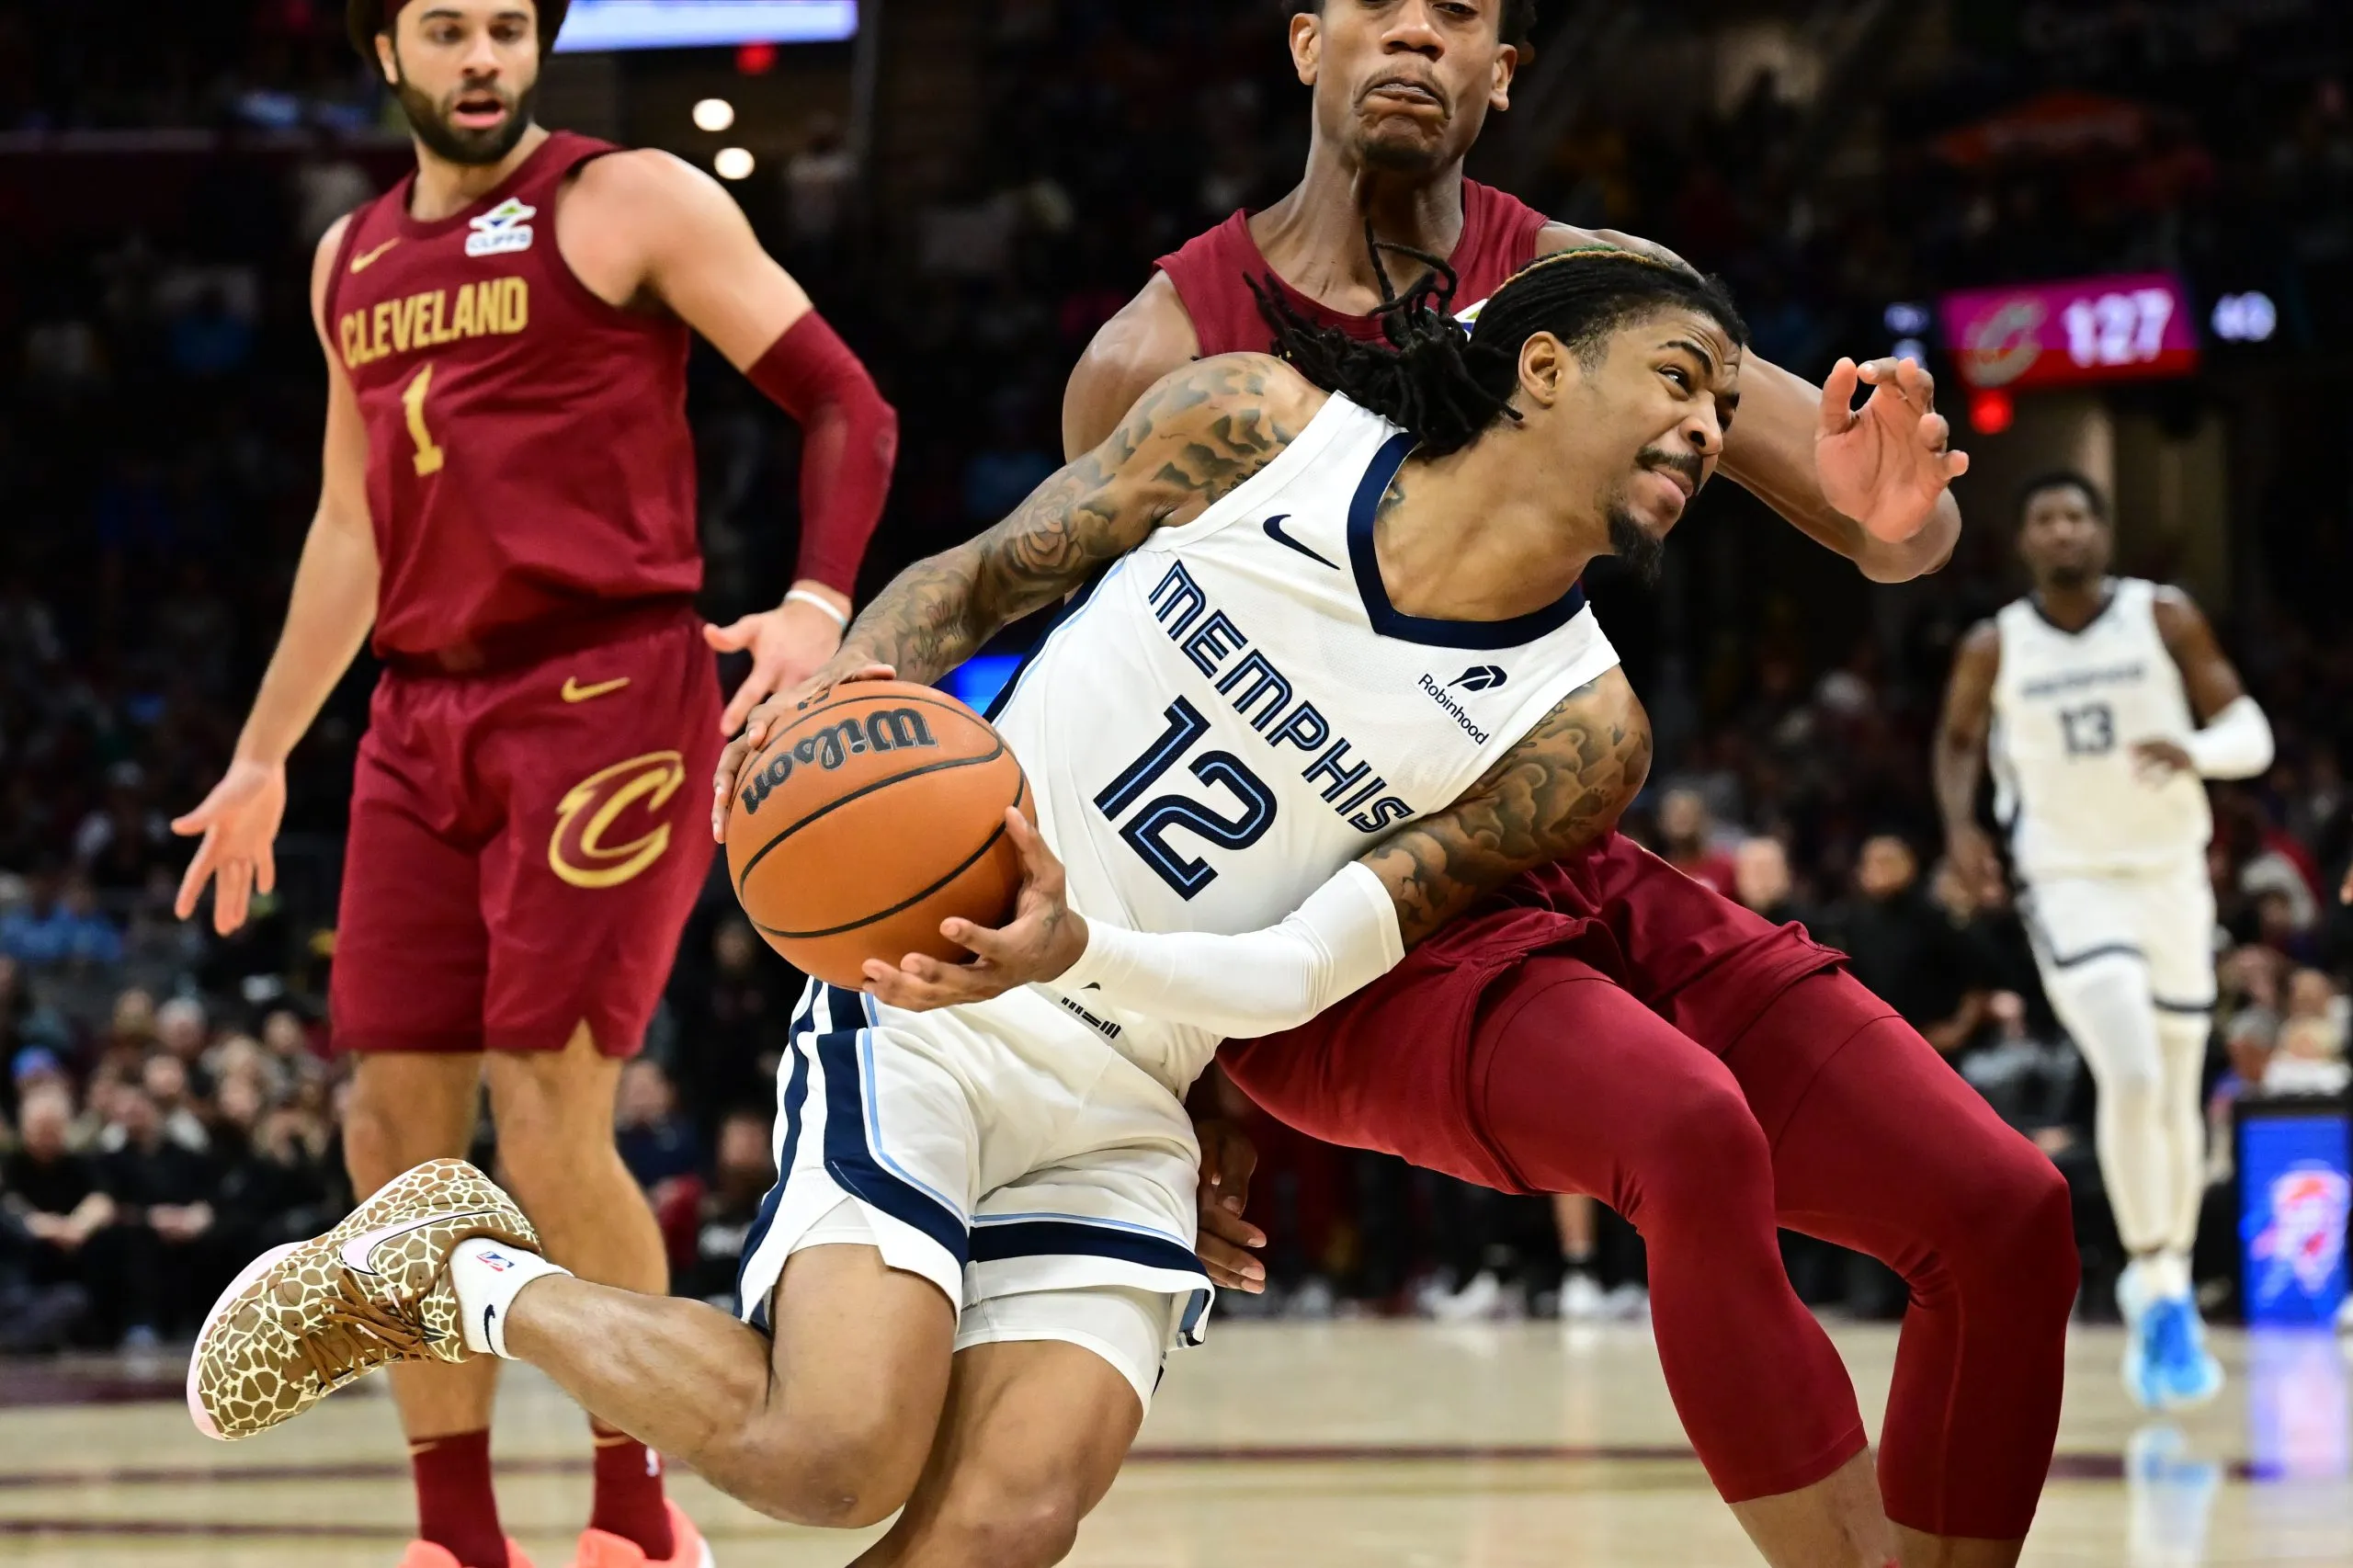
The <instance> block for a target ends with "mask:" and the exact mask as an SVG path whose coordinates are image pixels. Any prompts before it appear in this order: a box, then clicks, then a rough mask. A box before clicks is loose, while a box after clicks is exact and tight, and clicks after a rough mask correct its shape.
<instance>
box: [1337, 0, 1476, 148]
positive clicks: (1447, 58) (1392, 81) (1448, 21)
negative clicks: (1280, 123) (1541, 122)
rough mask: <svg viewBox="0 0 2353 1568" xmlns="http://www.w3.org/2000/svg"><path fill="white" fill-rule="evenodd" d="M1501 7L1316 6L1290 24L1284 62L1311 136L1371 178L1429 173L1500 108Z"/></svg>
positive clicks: (1399, 1)
mask: <svg viewBox="0 0 2353 1568" xmlns="http://www.w3.org/2000/svg"><path fill="white" fill-rule="evenodd" d="M1503 4H1504V0H1324V4H1323V6H1322V7H1321V8H1320V10H1317V11H1314V12H1308V13H1302V14H1301V15H1299V16H1295V17H1292V18H1291V26H1290V48H1291V61H1292V63H1293V64H1294V65H1295V66H1296V67H1297V69H1298V71H1299V79H1300V80H1301V81H1302V82H1305V83H1307V84H1308V85H1311V86H1313V88H1314V89H1315V126H1316V131H1317V133H1318V134H1319V135H1322V136H1324V137H1327V138H1330V139H1333V140H1335V141H1337V142H1341V143H1342V144H1344V145H1346V146H1347V147H1348V148H1349V149H1350V150H1351V151H1353V152H1354V153H1355V154H1356V156H1357V158H1358V161H1359V162H1360V163H1362V164H1364V165H1367V166H1369V167H1372V168H1386V169H1394V170H1399V171H1403V172H1407V173H1435V172H1437V171H1438V170H1439V169H1441V168H1444V167H1445V166H1446V165H1449V164H1450V163H1452V162H1454V161H1455V160H1457V159H1459V158H1461V156H1462V155H1463V154H1464V153H1467V152H1469V151H1470V150H1471V144H1472V142H1475V141H1477V140H1478V139H1479V130H1480V127H1482V126H1483V125H1484V124H1485V123H1486V119H1487V111H1488V110H1489V109H1490V108H1497V109H1499V108H1504V107H1506V102H1507V100H1508V96H1509V93H1510V89H1511V77H1512V71H1513V68H1514V67H1515V66H1516V65H1517V64H1518V59H1519V51H1518V50H1516V49H1514V48H1512V47H1511V46H1510V45H1509V44H1506V43H1505V42H1503V41H1502V39H1501V36H1500V29H1501V27H1502V18H1503Z"/></svg>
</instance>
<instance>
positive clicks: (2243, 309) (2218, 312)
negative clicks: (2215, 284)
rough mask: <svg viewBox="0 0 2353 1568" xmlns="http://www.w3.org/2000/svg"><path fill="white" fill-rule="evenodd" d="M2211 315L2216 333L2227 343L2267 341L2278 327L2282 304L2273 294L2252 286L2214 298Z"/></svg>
mask: <svg viewBox="0 0 2353 1568" xmlns="http://www.w3.org/2000/svg"><path fill="white" fill-rule="evenodd" d="M2211 321H2212V322H2213V325H2214V335H2215V336H2217V337H2219V338H2221V339H2222V340H2223V341H2224V342H2226V343H2268V342H2270V341H2271V335H2272V334H2273V333H2274V332H2277V331H2278V330H2279V307H2277V306H2275V305H2274V304H2272V302H2271V296H2270V295H2268V294H2264V293H2258V292H2256V291H2255V290H2249V291H2247V292H2246V293H2244V294H2225V295H2223V296H2222V298H2221V299H2219V300H2217V301H2214V313H2213V315H2212V317H2211Z"/></svg>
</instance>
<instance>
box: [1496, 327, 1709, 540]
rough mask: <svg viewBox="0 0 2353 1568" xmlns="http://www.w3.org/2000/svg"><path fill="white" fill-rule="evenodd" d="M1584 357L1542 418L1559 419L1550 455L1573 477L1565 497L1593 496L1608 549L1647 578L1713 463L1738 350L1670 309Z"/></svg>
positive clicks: (1610, 337)
mask: <svg viewBox="0 0 2353 1568" xmlns="http://www.w3.org/2000/svg"><path fill="white" fill-rule="evenodd" d="M1590 358H1592V359H1593V362H1592V363H1591V364H1589V365H1588V364H1586V362H1585V361H1584V360H1582V359H1580V360H1578V361H1577V366H1578V375H1579V385H1578V386H1577V388H1576V392H1575V395H1574V396H1570V397H1565V398H1562V399H1560V400H1558V401H1557V402H1556V403H1554V404H1553V406H1552V408H1551V409H1549V410H1548V411H1547V415H1548V416H1549V417H1551V418H1552V419H1554V420H1557V421H1559V422H1560V435H1559V439H1558V441H1557V443H1556V444H1555V445H1556V449H1559V450H1562V451H1563V452H1564V453H1565V454H1566V455H1567V460H1568V462H1569V464H1570V466H1571V467H1572V468H1574V469H1576V470H1579V471H1582V472H1575V473H1574V474H1573V475H1571V476H1568V481H1569V483H1571V484H1573V485H1575V486H1576V487H1577V488H1576V489H1574V490H1572V491H1571V492H1570V493H1571V494H1591V495H1595V496H1597V497H1598V500H1599V505H1600V506H1601V508H1602V510H1603V514H1604V516H1605V517H1606V518H1607V519H1608V523H1609V529H1610V542H1611V545H1612V547H1613V548H1614V549H1615V550H1616V551H1617V552H1618V553H1619V554H1620V555H1621V556H1623V557H1625V558H1626V559H1627V562H1628V564H1629V565H1631V566H1632V567H1634V568H1635V570H1636V571H1637V572H1639V573H1641V574H1643V575H1646V576H1647V575H1650V574H1654V573H1655V571H1656V570H1657V565H1658V551H1659V550H1660V548H1661V547H1662V546H1663V545H1664V544H1665V540H1666V536H1667V534H1668V533H1669V532H1670V531H1671V530H1672V529H1673V528H1674V527H1675V525H1676V523H1677V521H1679V520H1680V519H1681V518H1682V516H1683V512H1684V508H1685V507H1686V506H1688V505H1689V504H1690V501H1691V498H1692V497H1693V496H1694V495H1696V494H1699V487H1700V486H1701V485H1703V484H1705V483H1707V482H1708V481H1709V480H1710V479H1711V477H1713V476H1714V474H1715V472H1716V464H1717V463H1718V462H1719V461H1721V460H1722V457H1723V449H1724V432H1725V431H1726V430H1728V429H1729V428H1731V426H1732V418H1733V409H1734V408H1735V407H1736V406H1737V405H1738V403H1739V402H1740V348H1739V346H1738V345H1737V344H1735V343H1733V340H1732V338H1731V336H1730V335H1729V334H1727V333H1726V332H1725V331H1724V329H1723V327H1722V325H1721V324H1718V323H1717V322H1716V321H1715V320H1714V318H1712V317H1711V316H1708V315H1704V314H1702V313H1700V312H1697V311H1692V310H1688V309H1684V308H1681V307H1676V308H1672V309H1664V310H1660V311H1656V312H1650V313H1648V314H1644V315H1642V316H1638V317H1636V318H1635V319H1633V320H1632V321H1630V322H1628V323H1626V324H1623V325H1621V326H1620V327H1619V328H1618V329H1617V330H1615V331H1614V332H1612V333H1611V334H1610V335H1608V338H1607V339H1605V340H1604V342H1603V345H1602V351H1601V353H1600V354H1599V355H1598V356H1591V357H1590ZM1525 364H1526V360H1525V358H1524V357H1523V365H1525Z"/></svg>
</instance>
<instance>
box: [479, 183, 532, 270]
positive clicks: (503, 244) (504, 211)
mask: <svg viewBox="0 0 2353 1568" xmlns="http://www.w3.org/2000/svg"><path fill="white" fill-rule="evenodd" d="M539 215H540V210H539V209H538V208H536V207H526V206H524V205H523V204H522V203H521V202H519V201H517V200H516V199H514V198H513V197H511V196H510V197H508V198H507V199H506V200H504V201H502V202H500V203H499V204H498V205H497V206H495V207H494V208H492V209H491V210H489V211H487V212H485V213H483V215H482V216H481V217H479V218H476V219H474V220H473V221H472V224H471V225H470V226H471V227H472V230H473V233H471V234H468V235H467V236H466V254H467V255H468V256H508V255H511V254H512V253H514V252H516V251H518V250H529V249H530V248H531V220H532V219H534V218H536V217H538V216H539Z"/></svg>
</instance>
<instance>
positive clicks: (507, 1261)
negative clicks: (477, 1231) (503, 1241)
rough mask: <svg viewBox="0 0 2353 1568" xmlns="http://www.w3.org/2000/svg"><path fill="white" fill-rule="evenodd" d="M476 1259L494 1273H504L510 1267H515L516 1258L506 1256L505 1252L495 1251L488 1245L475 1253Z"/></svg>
mask: <svg viewBox="0 0 2353 1568" xmlns="http://www.w3.org/2000/svg"><path fill="white" fill-rule="evenodd" d="M474 1261H475V1262H476V1263H479V1264H481V1265H482V1266H483V1267H484V1268H487V1269H489V1270H490V1271H491V1272H492V1273H494V1274H504V1273H506V1271H507V1270H508V1269H510V1268H512V1267H515V1260H514V1259H513V1258H511V1257H508V1256H506V1255H505V1254H503V1253H495V1252H493V1251H491V1250H490V1249H489V1248H488V1247H484V1248H483V1249H482V1250H481V1251H480V1252H478V1253H476V1254H474Z"/></svg>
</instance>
